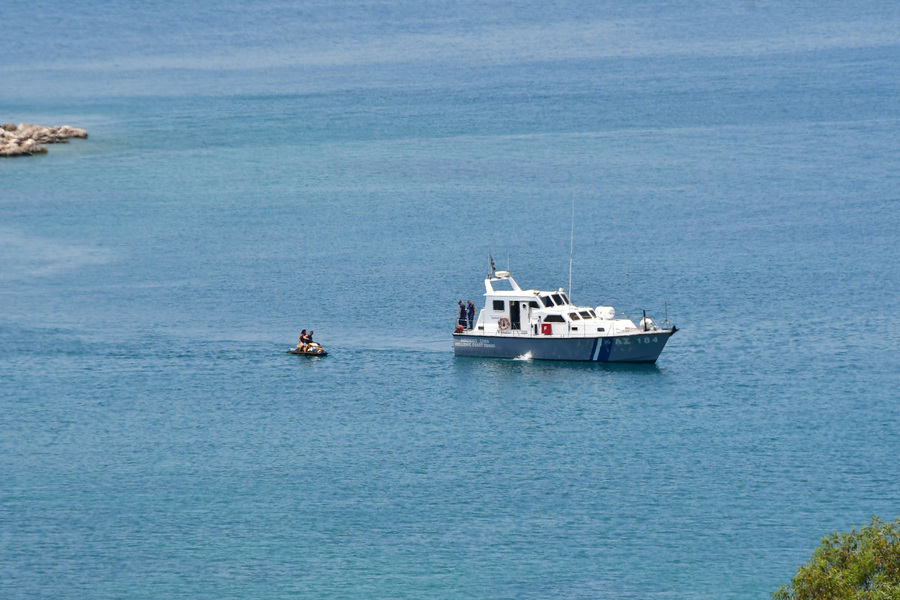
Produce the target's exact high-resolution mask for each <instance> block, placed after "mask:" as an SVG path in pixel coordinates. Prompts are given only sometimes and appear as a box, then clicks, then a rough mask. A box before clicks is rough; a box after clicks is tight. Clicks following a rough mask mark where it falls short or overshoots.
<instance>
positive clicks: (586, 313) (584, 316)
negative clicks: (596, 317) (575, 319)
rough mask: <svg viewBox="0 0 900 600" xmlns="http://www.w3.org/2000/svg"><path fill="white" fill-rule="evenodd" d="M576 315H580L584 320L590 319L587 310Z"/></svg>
mask: <svg viewBox="0 0 900 600" xmlns="http://www.w3.org/2000/svg"><path fill="white" fill-rule="evenodd" d="M578 314H580V315H581V316H582V318H585V319H590V318H591V313H590V311H587V310H583V311H581V312H580V313H578Z"/></svg>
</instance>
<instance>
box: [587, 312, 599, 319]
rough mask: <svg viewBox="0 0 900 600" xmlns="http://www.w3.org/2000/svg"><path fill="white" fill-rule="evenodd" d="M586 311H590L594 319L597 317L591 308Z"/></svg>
mask: <svg viewBox="0 0 900 600" xmlns="http://www.w3.org/2000/svg"><path fill="white" fill-rule="evenodd" d="M588 312H589V313H591V317H592V318H594V319H596V318H597V313H595V312H594V311H592V310H588Z"/></svg>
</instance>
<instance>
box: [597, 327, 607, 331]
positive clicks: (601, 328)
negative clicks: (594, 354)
mask: <svg viewBox="0 0 900 600" xmlns="http://www.w3.org/2000/svg"><path fill="white" fill-rule="evenodd" d="M597 331H606V329H605V328H604V327H598V328H597Z"/></svg>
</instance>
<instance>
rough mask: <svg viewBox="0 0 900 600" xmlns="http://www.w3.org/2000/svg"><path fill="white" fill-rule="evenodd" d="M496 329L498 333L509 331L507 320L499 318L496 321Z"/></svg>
mask: <svg viewBox="0 0 900 600" xmlns="http://www.w3.org/2000/svg"><path fill="white" fill-rule="evenodd" d="M497 327H499V328H500V331H506V330H507V329H509V319H507V318H506V317H500V318H499V319H498V320H497Z"/></svg>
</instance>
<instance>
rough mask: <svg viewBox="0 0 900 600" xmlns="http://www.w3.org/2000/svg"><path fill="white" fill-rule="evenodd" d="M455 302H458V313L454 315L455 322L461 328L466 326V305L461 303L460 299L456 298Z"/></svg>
mask: <svg viewBox="0 0 900 600" xmlns="http://www.w3.org/2000/svg"><path fill="white" fill-rule="evenodd" d="M456 303H457V304H459V314H457V315H456V322H457V323H458V324H459V325H460V326H461V327H462V328H463V329H465V328H466V305H465V304H463V303H462V300H457V301H456Z"/></svg>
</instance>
